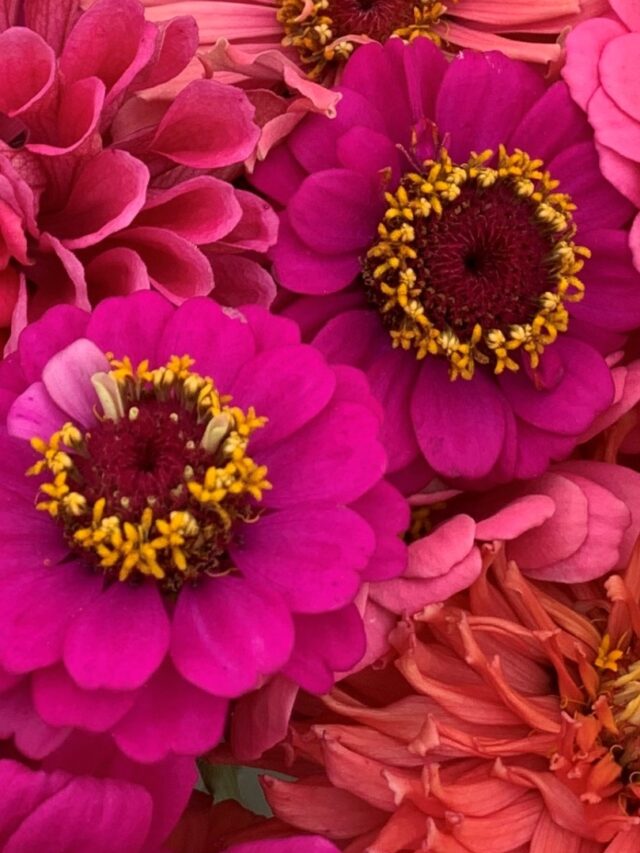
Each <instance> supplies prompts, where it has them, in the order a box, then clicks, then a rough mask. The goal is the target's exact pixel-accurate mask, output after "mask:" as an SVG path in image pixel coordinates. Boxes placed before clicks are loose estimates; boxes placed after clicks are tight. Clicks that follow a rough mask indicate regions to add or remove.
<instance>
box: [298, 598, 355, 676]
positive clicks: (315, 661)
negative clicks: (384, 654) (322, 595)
mask: <svg viewBox="0 0 640 853" xmlns="http://www.w3.org/2000/svg"><path fill="white" fill-rule="evenodd" d="M295 626H296V642H295V647H294V650H293V653H292V655H291V660H290V661H289V663H288V664H287V666H286V667H285V669H284V674H285V675H286V676H287V677H288V678H291V679H292V680H293V681H295V682H297V683H298V684H299V685H300V686H301V687H303V688H304V689H305V690H309V691H310V692H311V693H326V692H327V691H328V690H330V689H331V687H332V686H333V682H334V681H335V673H336V672H347V671H348V670H349V669H351V667H353V666H355V665H356V663H357V662H358V661H359V660H360V658H361V657H362V656H363V654H364V652H365V648H366V644H365V634H364V627H363V625H362V618H361V616H360V614H359V612H358V608H357V607H356V606H355V605H354V604H350V605H349V606H348V607H343V608H342V610H335V611H333V612H332V613H318V614H305V615H300V616H297V617H296V619H295Z"/></svg>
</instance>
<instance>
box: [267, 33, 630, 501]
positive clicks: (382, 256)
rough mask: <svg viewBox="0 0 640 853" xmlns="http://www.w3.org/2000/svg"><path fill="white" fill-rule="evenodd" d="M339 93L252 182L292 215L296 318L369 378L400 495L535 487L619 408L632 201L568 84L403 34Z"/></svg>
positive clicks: (496, 57)
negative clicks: (607, 173) (607, 174)
mask: <svg viewBox="0 0 640 853" xmlns="http://www.w3.org/2000/svg"><path fill="white" fill-rule="evenodd" d="M340 91H341V93H342V100H341V101H340V103H339V105H338V115H337V118H336V120H335V121H328V120H326V119H323V118H320V117H311V118H307V119H306V120H305V121H304V122H302V123H301V125H300V126H299V127H298V128H296V130H295V131H294V133H293V134H292V135H291V136H290V137H289V138H288V139H287V141H286V142H285V143H284V144H283V145H282V146H281V147H280V148H279V149H277V150H276V151H274V152H273V154H272V155H270V157H268V158H267V159H266V161H265V162H264V163H262V164H260V165H259V167H258V168H257V170H256V173H255V183H256V185H257V186H258V187H260V188H261V189H262V190H263V191H264V192H266V193H267V194H268V195H270V196H271V197H272V198H273V199H275V200H276V201H277V202H279V203H280V204H281V205H282V206H283V210H282V212H281V223H280V226H281V227H280V231H279V237H278V242H277V244H276V246H275V248H274V249H273V252H272V254H273V259H274V264H275V271H276V275H277V277H278V278H279V280H280V282H281V283H282V285H283V286H284V287H285V288H286V289H288V290H289V291H292V292H294V293H297V294H299V295H300V298H299V299H297V300H294V301H293V302H292V304H290V305H289V306H288V308H287V311H288V312H289V313H290V314H291V316H294V317H295V318H296V319H297V320H298V321H299V322H300V323H301V324H302V326H303V327H304V328H305V330H306V333H307V334H309V335H310V336H313V335H314V334H315V338H314V342H315V344H316V346H318V347H319V348H320V349H322V350H323V351H324V352H325V353H327V354H329V355H330V357H331V358H335V359H336V360H338V361H341V362H345V363H350V364H354V365H358V366H360V367H362V368H363V369H365V370H366V372H367V374H368V377H369V380H370V382H371V385H372V388H373V390H374V393H375V394H376V395H377V397H378V399H379V400H380V401H381V402H382V404H383V408H384V410H385V412H386V413H393V414H392V416H391V417H387V419H386V422H385V431H384V440H385V443H386V446H387V449H388V452H389V456H390V468H391V470H392V471H395V472H402V471H403V469H405V471H404V473H405V474H407V472H408V477H404V478H403V479H402V483H403V488H406V489H407V491H410V490H415V489H416V488H420V487H422V486H423V485H424V483H425V482H426V480H427V479H428V476H429V470H430V469H431V470H435V471H436V472H437V473H438V474H439V475H441V476H444V477H446V478H449V479H457V480H460V481H462V482H466V483H469V482H470V481H473V482H474V483H476V484H478V483H482V484H493V483H495V482H500V481H509V480H511V479H513V478H514V477H518V478H525V477H532V476H537V475H538V474H540V473H542V471H543V470H544V469H545V468H546V466H547V465H548V464H549V461H550V459H559V458H562V457H563V456H566V455H567V454H568V453H569V452H570V451H571V449H572V448H573V447H574V445H575V443H576V441H577V439H578V437H579V436H580V434H581V433H582V432H583V431H584V430H586V429H587V428H588V427H589V425H590V424H591V423H592V421H593V420H594V418H595V417H596V416H597V415H598V414H599V413H600V412H602V411H604V409H606V408H607V406H608V405H609V404H610V403H611V401H612V399H613V383H612V380H611V375H610V368H609V366H608V365H607V363H606V362H605V360H604V358H603V354H606V353H608V352H611V351H612V350H614V349H619V348H620V345H621V343H622V342H623V341H624V333H625V332H626V331H628V330H630V329H632V328H633V327H634V326H635V325H637V323H638V321H639V319H640V299H639V298H638V294H639V293H640V289H639V288H638V284H639V283H640V277H639V276H638V273H637V271H636V270H635V269H634V267H633V264H632V261H631V256H630V251H629V247H628V233H627V231H626V230H625V229H626V227H627V225H628V223H629V220H630V216H631V214H632V212H633V208H632V205H631V204H630V202H628V201H627V200H626V199H625V198H623V197H622V196H621V195H619V194H618V192H617V191H616V190H615V189H614V188H613V187H612V186H611V185H610V184H609V183H608V182H607V181H606V179H605V178H604V177H603V175H602V173H601V172H600V169H599V166H598V156H597V152H596V149H595V147H594V144H593V134H592V131H591V129H590V127H589V125H588V123H587V121H586V119H585V117H584V116H583V115H582V114H581V112H580V111H579V110H578V109H577V108H576V106H575V105H574V104H573V103H572V101H571V98H570V96H569V93H568V90H567V87H566V85H565V84H564V83H562V82H560V83H556V84H555V85H553V86H551V87H550V88H548V89H547V88H545V86H544V84H543V82H542V80H541V78H540V76H539V75H538V74H537V73H536V72H534V71H532V70H531V68H529V67H528V66H526V65H525V64H524V63H520V62H515V61H513V60H510V59H508V58H506V57H504V56H502V55H500V54H497V53H486V54H474V53H464V54H463V55H461V56H460V57H458V58H456V59H454V60H453V61H452V62H451V63H447V62H446V61H445V59H444V58H443V57H442V54H441V53H440V52H439V51H438V50H437V49H436V48H435V47H434V46H433V45H432V44H431V43H430V42H429V41H428V40H425V39H416V40H415V41H414V42H413V43H412V44H410V45H405V44H403V43H402V42H401V41H400V40H390V41H389V42H387V43H386V44H385V45H383V46H380V45H366V46H364V47H363V48H361V49H360V50H358V52H357V53H356V54H355V55H354V57H353V58H352V60H350V61H349V64H348V66H347V68H346V69H345V72H344V75H343V78H342V86H341V87H340ZM614 267H615V269H616V277H615V284H614V283H613V280H612V279H611V276H610V270H611V269H612V268H614ZM421 457H422V459H423V460H424V461H425V462H426V466H423V468H422V469H420V468H419V467H418V466H417V465H416V461H417V460H419V459H420V458H421Z"/></svg>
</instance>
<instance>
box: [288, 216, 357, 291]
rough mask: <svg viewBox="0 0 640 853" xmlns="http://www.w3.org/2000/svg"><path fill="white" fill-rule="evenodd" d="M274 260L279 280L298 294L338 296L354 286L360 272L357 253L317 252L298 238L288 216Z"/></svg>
mask: <svg viewBox="0 0 640 853" xmlns="http://www.w3.org/2000/svg"><path fill="white" fill-rule="evenodd" d="M271 257H272V259H273V263H274V267H275V271H276V278H277V280H278V281H279V282H280V284H282V286H283V287H286V288H287V290H292V291H293V292H294V293H309V294H314V295H315V294H318V295H321V294H325V293H335V291H337V290H342V289H343V288H345V287H347V286H348V285H349V284H351V282H352V281H353V280H354V278H355V277H356V276H357V275H358V273H359V272H360V263H359V261H358V254H357V252H354V251H352V252H346V253H343V254H336V255H327V254H319V253H317V252H315V251H314V250H313V249H310V248H309V247H308V246H307V245H306V243H304V242H303V241H302V240H301V239H300V238H299V237H298V235H297V234H296V232H295V231H294V229H293V228H292V227H291V224H290V222H289V219H288V217H287V216H286V215H284V214H283V215H282V217H281V219H280V231H279V234H278V242H277V243H276V245H275V246H274V247H273V249H272V250H271Z"/></svg>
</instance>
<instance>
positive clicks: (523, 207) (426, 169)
mask: <svg viewBox="0 0 640 853" xmlns="http://www.w3.org/2000/svg"><path fill="white" fill-rule="evenodd" d="M493 159H494V160H495V163H496V165H495V167H491V166H488V165H486V164H487V162H488V161H491V160H493ZM542 165H543V164H542V161H541V160H532V159H531V158H530V157H529V156H528V155H527V154H525V153H524V152H522V151H519V150H517V151H515V153H513V154H507V153H506V151H505V149H504V148H503V147H502V146H501V147H500V149H499V152H498V155H497V157H496V158H494V155H493V152H492V151H485V152H483V153H482V154H480V155H476V154H472V156H471V158H470V159H469V161H468V162H467V163H464V164H463V165H461V166H458V165H455V164H454V163H452V161H451V158H450V157H449V155H448V154H447V152H446V150H445V149H442V151H441V153H440V157H439V159H438V160H435V161H434V160H427V161H426V162H425V163H424V164H423V166H422V169H421V170H420V171H419V172H418V171H416V172H408V173H406V174H405V175H404V176H403V177H402V179H401V181H400V185H399V186H398V188H397V189H396V191H395V192H394V193H390V192H387V193H385V198H386V201H387V204H388V207H387V210H386V212H385V215H384V219H383V220H382V222H381V223H380V224H379V226H378V237H379V239H378V240H377V242H376V243H375V244H374V245H373V246H372V247H371V248H370V249H369V251H368V252H367V254H366V256H365V258H364V260H363V263H362V272H363V278H364V284H365V287H366V290H367V295H368V297H369V298H370V300H371V301H372V302H373V303H374V305H376V307H377V308H378V310H379V311H380V314H381V315H382V319H383V322H384V324H385V326H386V327H387V328H388V329H389V333H390V335H391V338H392V341H393V345H394V346H395V347H402V349H406V350H410V349H413V350H414V351H415V354H416V357H417V358H419V359H422V358H425V357H426V356H427V355H439V356H444V357H446V358H447V359H448V361H449V365H450V375H451V378H452V379H456V378H457V377H458V376H462V377H463V378H464V379H471V378H472V377H473V373H474V368H475V365H476V363H479V364H489V363H491V364H493V366H494V370H495V372H496V373H501V372H502V371H503V370H505V369H507V370H518V369H519V366H520V365H519V364H518V361H516V360H515V359H514V355H515V354H516V351H517V350H519V349H521V348H522V349H523V350H524V352H526V353H527V354H528V357H529V359H530V364H531V367H532V368H534V369H535V368H536V367H537V366H538V364H539V359H540V355H541V354H542V352H543V351H544V348H545V346H547V345H549V344H550V343H552V342H553V341H554V340H555V339H556V337H557V335H558V333H559V332H565V331H566V330H567V326H568V320H569V316H568V312H567V309H566V307H565V302H570V301H577V300H579V299H581V298H582V296H583V294H584V285H583V284H582V282H581V281H580V280H579V279H578V278H577V274H578V273H579V272H580V270H581V269H582V266H583V264H584V260H583V258H588V257H589V255H590V253H589V250H588V249H585V248H583V247H581V246H576V245H575V244H574V242H573V237H574V236H575V232H576V229H575V224H574V222H573V219H572V215H571V211H572V210H575V205H574V204H572V202H571V199H570V198H569V196H568V195H566V194H564V193H558V192H556V191H555V190H556V188H557V186H558V181H555V180H553V179H552V178H551V176H550V175H549V173H548V172H546V171H543V168H542Z"/></svg>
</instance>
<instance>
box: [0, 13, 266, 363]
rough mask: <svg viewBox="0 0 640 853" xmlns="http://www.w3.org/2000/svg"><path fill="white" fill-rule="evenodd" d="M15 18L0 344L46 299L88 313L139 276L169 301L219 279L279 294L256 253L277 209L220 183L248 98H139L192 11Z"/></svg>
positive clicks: (2, 60) (256, 292)
mask: <svg viewBox="0 0 640 853" xmlns="http://www.w3.org/2000/svg"><path fill="white" fill-rule="evenodd" d="M25 16H26V18H25V23H26V24H27V26H8V28H7V29H4V31H2V32H0V294H1V298H0V326H1V327H3V328H4V332H3V335H4V338H5V340H6V337H7V335H8V333H9V329H11V330H12V331H13V338H12V340H11V346H15V342H16V339H17V334H18V332H19V331H20V329H21V328H22V327H23V326H24V325H25V323H26V322H29V321H32V320H34V319H37V318H38V317H39V316H41V314H42V313H43V312H44V311H45V310H46V309H47V308H48V307H50V306H51V305H54V304H56V303H61V302H64V303H72V304H75V305H78V306H79V307H81V308H88V307H89V306H90V304H95V303H96V302H97V301H99V300H100V299H101V298H103V297H104V296H109V295H112V296H115V295H122V294H125V293H130V292H132V291H135V290H140V289H148V288H149V287H153V288H155V289H156V290H159V291H161V292H162V293H163V294H164V295H166V296H167V297H168V298H169V299H171V300H172V301H173V302H175V303H176V304H178V303H180V302H181V301H183V300H184V299H186V298H188V297H190V296H194V295H205V294H208V293H210V292H212V291H213V290H214V288H215V289H216V293H215V295H216V298H218V299H219V301H220V302H222V303H224V304H234V305H237V304H242V303H247V302H261V303H262V304H268V302H269V301H270V300H271V299H272V298H273V295H274V292H275V289H274V285H273V282H272V280H271V278H270V276H269V275H268V274H267V273H266V271H265V270H264V269H263V268H262V267H261V266H260V265H259V264H258V263H257V259H258V258H259V255H260V253H263V252H264V251H265V250H266V248H267V247H268V246H270V245H271V244H272V243H273V241H274V239H275V227H276V224H277V223H276V221H275V217H274V215H273V213H272V211H271V210H270V209H269V206H268V205H267V204H266V203H265V202H264V201H262V200H261V199H258V198H257V197H255V196H254V195H253V194H252V193H250V192H247V191H246V190H240V189H235V188H234V187H233V186H232V185H231V184H230V183H229V182H228V180H226V179H223V178H226V177H228V175H229V174H231V176H232V175H233V174H235V172H233V170H232V172H231V173H229V167H233V166H234V164H239V163H241V162H242V161H243V160H244V159H245V158H246V157H248V156H249V155H250V154H251V153H252V152H253V150H254V148H255V146H256V143H257V140H258V137H259V128H258V126H257V125H256V124H255V122H254V120H253V117H254V112H255V111H254V107H253V106H252V105H251V104H250V102H249V100H248V99H247V97H246V95H245V94H244V93H243V92H242V91H240V90H239V89H236V88H234V87H230V86H225V85H223V84H221V83H218V82H214V81H212V80H197V81H194V82H193V83H192V84H191V85H189V86H187V87H186V88H185V89H183V90H182V91H181V92H180V93H179V94H178V95H177V96H176V97H175V98H171V99H163V100H159V99H155V100H153V99H152V100H143V99H142V98H141V97H140V96H139V93H140V92H141V91H143V90H146V89H148V87H149V86H153V85H155V84H160V83H162V82H163V81H166V80H169V79H171V78H172V77H174V76H175V75H176V74H177V73H178V72H179V71H180V70H181V69H182V68H183V67H184V66H185V65H186V64H187V63H188V62H189V60H190V59H191V58H192V57H193V55H194V53H195V50H196V48H197V31H196V26H195V22H194V21H193V20H192V19H191V18H188V17H180V18H175V19H173V20H171V21H168V22H166V23H164V24H163V25H162V26H157V25H155V24H151V23H149V22H148V21H145V18H144V10H143V7H142V6H141V4H140V3H138V2H137V0H115V2H112V0H99V2H97V3H95V4H94V5H93V6H92V7H91V8H90V9H89V10H88V11H86V12H84V13H82V14H80V13H79V11H78V10H77V9H76V4H75V3H73V2H61V3H60V4H53V5H52V4H50V3H43V2H40V0H34V2H31V3H28V4H26V5H25ZM8 23H11V21H9V22H8ZM65 27H66V29H65ZM237 171H238V169H236V172H237ZM227 173H228V174H227ZM240 281H242V282H243V283H244V284H243V286H242V288H241V289H240V285H239V284H237V283H235V282H240Z"/></svg>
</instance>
